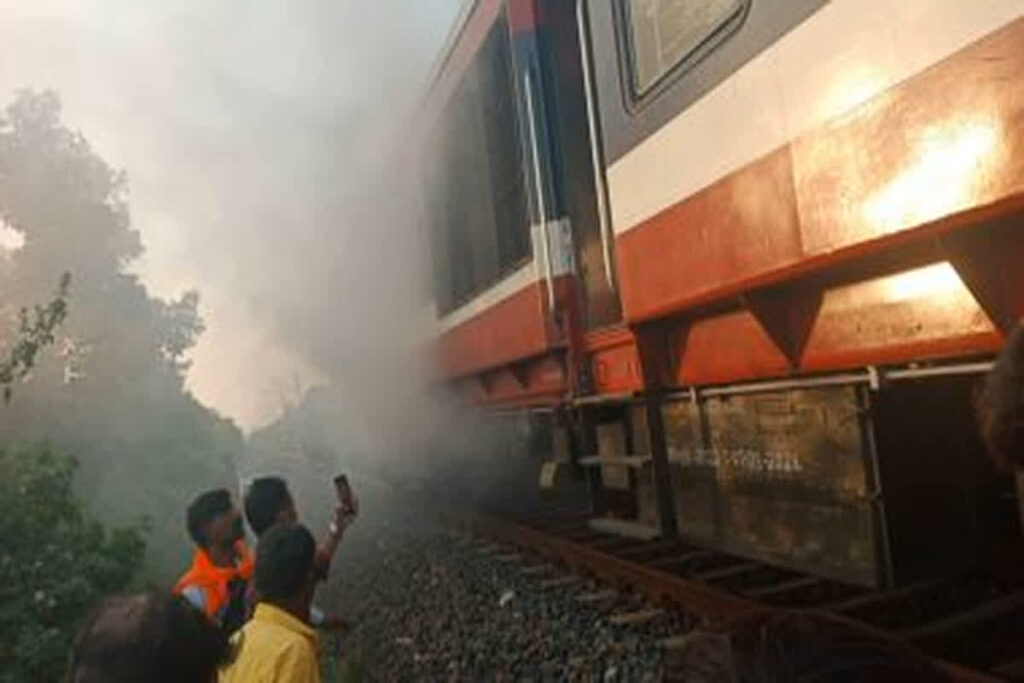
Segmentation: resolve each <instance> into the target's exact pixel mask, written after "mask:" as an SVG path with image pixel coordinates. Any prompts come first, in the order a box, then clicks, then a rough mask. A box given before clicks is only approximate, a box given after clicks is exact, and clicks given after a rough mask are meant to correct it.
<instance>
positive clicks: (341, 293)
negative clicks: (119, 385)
mask: <svg viewBox="0 0 1024 683" xmlns="http://www.w3.org/2000/svg"><path fill="white" fill-rule="evenodd" d="M459 4H460V2H459V0H417V2H413V3H408V2H398V0H391V1H388V2H383V1H382V2H351V1H348V0H344V1H341V2H339V1H337V0H307V1H304V2H271V1H268V0H257V1H255V2H247V3H238V2H226V1H225V0H219V1H218V0H214V1H212V2H211V0H159V1H154V2H145V3H124V2H120V1H118V0H96V1H95V2H89V3H81V2H75V1H74V0H35V1H34V2H31V3H28V2H22V0H0V16H3V17H4V19H3V21H2V22H0V97H2V98H3V99H4V100H9V99H10V94H11V93H12V92H13V91H14V90H15V89H16V88H20V87H32V88H35V89H41V88H47V87H49V88H53V89H55V90H56V91H58V92H59V93H60V95H61V97H62V100H63V102H64V106H65V112H66V114H65V117H66V119H67V121H68V122H69V124H70V125H71V126H73V127H76V128H80V129H81V130H82V131H83V132H84V133H85V134H86V135H87V136H88V137H89V139H90V140H91V141H92V142H93V144H94V145H95V146H96V148H97V150H98V151H99V152H100V154H102V155H103V156H104V157H105V158H106V159H108V160H109V161H110V162H111V163H112V164H113V165H114V166H117V167H121V168H124V169H125V170H126V172H127V174H128V177H129V186H130V196H129V201H130V204H131V208H132V213H133V224H134V225H135V226H136V227H137V228H138V229H139V231H140V233H141V236H142V239H143V242H144V243H145V245H146V249H147V251H146V255H145V256H144V258H143V261H142V265H141V266H140V272H141V274H142V276H143V278H144V279H145V280H146V282H147V283H148V284H149V285H150V287H151V288H152V289H154V290H155V291H156V293H158V294H162V295H167V296H174V295H177V294H179V293H180V292H181V291H183V290H184V289H186V288H190V287H196V288H198V289H199V290H200V292H201V294H202V296H203V299H202V309H203V313H204V315H205V317H206V322H207V326H208V330H207V333H206V334H205V335H204V337H203V338H202V340H201V341H200V345H199V347H198V348H197V349H196V351H195V353H194V367H193V369H192V372H191V374H190V385H191V386H192V387H193V389H194V390H195V391H196V393H197V395H198V396H199V397H200V399H202V400H204V401H205V402H207V403H209V404H211V405H212V406H213V407H214V408H216V409H218V410H221V411H222V412H224V413H226V414H227V415H229V416H231V417H233V418H236V419H237V420H238V421H239V422H240V424H241V425H242V426H243V427H247V428H253V427H255V426H258V425H260V424H264V423H266V422H268V421H270V420H271V419H273V418H274V417H275V416H276V414H277V413H278V412H279V411H280V409H281V407H282V404H283V403H286V402H288V401H296V400H298V398H299V395H300V394H301V392H302V391H303V390H304V389H305V388H306V387H307V386H308V385H309V384H310V383H312V382H318V381H319V382H332V383H334V385H335V386H336V387H337V388H338V390H339V391H341V392H342V396H344V397H345V400H346V402H348V403H349V404H351V405H352V406H353V407H357V406H361V407H362V408H363V409H364V410H372V409H373V408H372V407H373V406H375V405H377V404H378V403H384V404H387V403H389V402H391V401H389V400H385V398H384V396H385V394H386V393H387V392H386V390H385V387H390V388H391V389H394V388H396V387H397V385H408V384H409V383H411V382H413V381H414V378H417V377H418V375H419V374H420V373H421V371H422V368H420V367H419V366H418V365H416V364H414V363H411V361H410V360H409V355H408V353H406V352H407V351H408V350H409V347H412V346H415V345H416V343H417V340H416V339H415V334H416V331H417V330H418V329H419V326H420V325H421V323H422V321H423V317H422V310H423V307H424V303H425V300H426V297H425V295H424V293H423V292H422V291H421V290H422V289H423V287H422V283H423V282H424V281H425V279H424V278H423V277H422V268H423V266H424V265H425V264H424V263H423V262H422V256H423V251H422V244H421V243H418V242H416V240H417V239H418V236H417V235H416V233H415V232H414V231H413V230H412V229H411V228H412V226H413V225H414V223H410V221H409V214H408V213H407V211H408V210H410V209H412V208H413V207H410V206H409V205H408V204H407V203H406V199H407V187H403V186H405V185H406V181H408V180H410V178H409V177H407V173H406V171H407V169H403V168H401V167H400V166H399V167H397V168H396V167H394V166H388V165H386V164H385V162H384V159H385V158H387V159H389V160H391V159H394V157H386V156H385V154H392V153H394V152H395V150H396V148H398V149H400V144H401V142H400V141H401V131H402V128H403V126H404V125H405V124H406V123H407V121H408V116H409V115H410V111H411V109H412V107H413V106H414V104H415V102H416V101H417V99H418V97H419V96H420V95H421V94H422V90H423V87H424V80H425V78H426V76H427V73H428V70H429V66H430V64H431V63H432V62H433V60H434V57H435V55H436V53H437V51H438V50H439V48H440V46H441V43H442V42H443V38H444V35H445V34H446V32H447V30H448V28H449V26H450V24H451V22H452V20H453V18H454V16H455V14H456V12H457V10H458V6H459ZM381 180H387V181H388V182H384V183H381V182H379V181H381ZM375 393H376V394H379V395H377V396H371V395H370V394H375Z"/></svg>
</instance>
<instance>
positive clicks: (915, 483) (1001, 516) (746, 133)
mask: <svg viewBox="0 0 1024 683" xmlns="http://www.w3.org/2000/svg"><path fill="white" fill-rule="evenodd" d="M1022 11H1024V3H1021V2H1020V0H974V1H972V2H969V3H968V2H966V1H965V0H908V1H906V2H889V1H888V0H578V1H574V0H504V1H501V0H477V1H475V2H468V3H466V5H465V8H464V10H463V12H462V15H461V16H460V18H459V20H458V22H457V24H456V27H455V30H454V31H453V34H452V36H451V38H450V41H449V44H448V47H447V48H446V50H445V52H444V54H443V58H442V59H441V61H440V62H439V65H438V68H437V70H436V74H435V76H434V78H433V80H432V82H431V85H430V88H429V92H428V94H427V97H426V99H425V101H424V103H423V106H422V107H421V109H420V111H419V112H418V123H417V126H416V145H415V148H416V164H417V166H418V168H419V171H420V173H419V176H420V178H421V180H422V182H421V187H420V189H421V190H422V200H423V201H422V205H423V212H422V213H423V216H424V219H423V225H424V233H425V235H426V239H427V240H428V242H429V246H430V256H431V260H432V264H433V285H434V316H433V317H434V320H433V324H434V329H433V339H434V343H433V349H434V352H435V357H436V359H437V365H438V368H439V373H440V375H441V376H442V377H443V380H444V382H445V383H446V384H447V385H448V386H450V387H451V388H452V389H454V390H455V391H456V392H457V393H458V394H459V395H460V396H461V397H463V398H464V400H465V401H467V402H469V403H473V404H476V405H480V406H486V407H488V408H489V409H493V410H495V411H502V412H503V413H504V414H510V415H516V416H518V417H519V418H521V419H523V420H524V421H528V424H530V425H532V428H533V429H536V430H539V431H540V432H543V433H544V434H546V435H547V437H546V441H545V443H547V444H548V445H547V446H546V447H545V448H543V449H541V450H542V455H541V457H540V458H536V455H534V457H535V458H536V459H535V461H532V465H531V467H533V469H532V472H533V474H532V476H534V477H535V478H536V481H537V486H540V487H544V488H547V489H552V491H553V493H554V495H558V489H559V487H560V486H562V485H563V483H564V482H565V481H568V480H572V478H573V476H574V475H575V476H576V477H577V478H583V480H584V481H586V482H587V485H588V490H589V501H590V502H589V505H590V514H591V515H592V516H593V519H592V520H591V523H592V524H593V525H594V526H595V527H597V528H600V529H604V530H610V531H613V532H615V533H621V534H624V535H630V536H636V537H644V538H649V537H654V536H659V535H660V536H667V537H681V538H685V539H688V540H692V541H694V542H697V543H700V544H703V545H706V546H709V547H713V548H716V549H720V550H724V551H727V552H730V553H734V554H737V555H740V556H745V557H750V558H755V559H758V560H762V561H767V562H771V563H777V564H779V565H782V566H786V567H791V568H794V569H799V570H802V571H808V572H813V573H815V574H819V575H821V576H827V577H831V578H834V579H838V580H841V581H845V582H850V583H854V584H859V585H864V586H876V587H886V586H893V585H899V584H904V583H908V582H911V581H914V580H916V579H919V578H921V577H923V576H928V575H930V574H932V573H935V572H937V571H939V570H941V569H942V568H943V567H947V566H950V565H952V564H957V563H962V562H965V561H968V560H970V559H976V558H978V557H980V556H982V555H984V554H988V553H993V552H996V551H998V549H999V548H1000V547H1002V546H1003V545H1005V544H1012V543H1014V542H1017V543H1019V535H1020V523H1019V516H1018V507H1017V506H1018V504H1019V503H1018V500H1017V498H1016V494H1015V489H1014V482H1013V481H1012V479H1011V478H1009V477H1008V476H1006V475H1003V474H1000V473H999V472H997V471H995V469H994V468H993V467H992V466H991V465H990V464H989V462H988V461H987V459H986V458H985V457H984V455H983V453H982V446H981V444H980V443H979V440H978V438H977V435H976V429H975V425H974V421H973V418H972V411H971V400H972V392H973V390H974V388H975V387H976V385H977V382H978V378H979V376H980V373H982V372H984V371H985V370H986V368H987V367H989V362H990V360H991V357H992V355H993V353H994V352H995V351H996V350H997V349H998V348H999V346H1000V344H1001V343H1002V340H1003V339H1004V336H1005V334H1006V332H1007V331H1008V330H1009V329H1010V327H1011V326H1012V325H1013V324H1014V321H1016V320H1017V319H1019V318H1020V317H1021V316H1022V315H1024V81H1022V80H1021V77H1020V75H1021V74H1022V73H1024V16H1022ZM523 457H524V458H526V457H528V456H527V455H526V454H524V456H523Z"/></svg>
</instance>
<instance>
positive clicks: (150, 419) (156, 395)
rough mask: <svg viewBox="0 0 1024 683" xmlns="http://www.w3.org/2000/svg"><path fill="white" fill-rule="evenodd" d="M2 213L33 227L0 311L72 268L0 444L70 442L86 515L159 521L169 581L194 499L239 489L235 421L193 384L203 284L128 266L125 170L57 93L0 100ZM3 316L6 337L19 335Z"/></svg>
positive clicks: (151, 567)
mask: <svg viewBox="0 0 1024 683" xmlns="http://www.w3.org/2000/svg"><path fill="white" fill-rule="evenodd" d="M0 221H2V222H3V223H5V224H6V225H8V226H10V227H11V228H13V229H14V230H16V231H17V232H18V233H20V234H21V235H23V236H24V244H23V245H22V247H21V248H20V249H18V250H17V251H16V252H14V253H12V254H10V255H9V256H8V258H6V259H3V268H0V311H3V310H10V311H17V310H18V309H19V308H21V307H28V308H29V309H30V310H31V304H32V303H33V302H38V301H46V300H48V298H47V296H48V294H49V293H50V292H51V290H52V286H53V282H52V279H53V274H54V273H61V272H71V273H74V298H73V302H72V305H71V307H70V309H68V310H67V313H66V319H65V320H64V322H63V323H62V325H61V327H60V330H59V339H60V342H59V343H58V344H54V345H52V346H51V347H49V348H46V349H42V350H39V351H38V352H37V356H36V357H34V359H33V361H34V369H33V371H32V381H31V382H28V383H26V384H19V385H18V386H17V387H16V388H15V396H14V400H13V401H11V403H10V405H9V406H8V407H6V408H3V409H2V410H0V448H2V449H6V450H8V451H13V450H19V449H22V450H24V449H33V448H35V447H36V446H37V444H41V443H45V444H49V445H50V446H52V447H53V448H54V449H56V450H59V451H62V452H68V453H74V454H75V457H76V458H77V459H78V461H79V464H80V467H79V470H78V473H77V475H76V479H75V489H76V491H77V492H78V494H79V495H80V496H81V497H82V500H83V503H84V504H85V507H86V509H87V510H88V511H89V513H90V514H92V515H94V516H95V517H96V518H97V519H99V520H100V521H102V522H104V523H108V524H113V525H122V524H125V523H128V522H130V521H132V520H135V519H138V518H140V517H149V518H151V519H152V520H153V521H154V523H153V528H152V534H151V536H150V539H149V543H147V548H146V550H147V557H146V571H147V578H149V579H151V580H152V581H154V582H155V583H157V584H160V585H165V586H166V585H168V584H170V582H172V581H173V580H174V579H175V578H176V576H177V575H179V574H180V573H181V572H182V571H183V570H184V569H185V567H186V566H187V563H188V559H189V555H190V553H191V548H190V543H189V540H188V536H187V534H186V533H185V529H184V510H185V506H186V505H187V504H188V502H189V501H190V500H191V499H192V497H194V496H195V495H196V494H197V493H198V492H200V491H202V490H205V489H208V488H213V487H217V486H228V487H231V488H234V487H236V486H237V482H238V478H237V476H236V474H235V460H236V458H237V457H238V455H239V454H240V453H241V452H242V450H243V439H242V435H241V433H240V432H239V431H238V429H236V428H235V426H234V425H233V424H231V423H230V422H229V421H227V420H223V419H221V418H220V417H218V416H217V415H216V414H215V413H213V412H212V411H210V410H208V409H207V408H205V407H204V406H202V405H200V404H199V403H198V402H197V401H196V400H195V398H194V397H193V396H192V395H191V394H190V393H189V392H188V391H187V390H186V387H185V371H186V369H187V367H188V363H187V360H186V359H187V354H188V351H189V350H190V349H191V348H192V346H193V344H194V343H195V341H196V339H197V338H198V336H199V334H200V333H201V332H202V330H203V323H202V320H201V318H200V316H199V313H198V305H199V296H198V294H197V293H195V292H187V293H185V294H184V295H183V296H181V297H180V298H178V299H176V300H172V301H167V300H162V299H159V298H156V297H153V296H152V295H151V294H150V293H149V292H148V291H147V290H146V287H145V286H144V285H143V284H142V283H141V282H140V281H139V279H138V277H137V276H136V275H135V274H134V273H132V272H131V266H132V265H133V264H134V261H135V259H137V258H138V257H139V256H140V255H141V253H142V244H141V241H140V240H139V235H138V233H137V232H136V231H135V230H134V229H133V228H132V225H131V220H130V215H129V212H128V204H127V180H126V178H125V176H124V174H123V173H120V172H118V171H115V170H114V169H112V168H111V167H110V166H109V165H108V164H107V163H106V162H105V161H104V160H103V159H102V158H100V157H99V156H98V155H97V154H96V153H95V151H94V150H93V149H92V148H91V146H90V145H89V143H88V141H87V140H86V139H85V137H83V136H82V135H81V134H80V133H78V132H75V131H72V130H69V129H68V128H67V127H66V126H65V125H64V124H63V122H62V120H61V107H60V100H59V98H58V97H57V96H56V95H55V94H53V93H50V92H42V93H34V92H22V93H19V94H18V95H17V96H16V97H15V98H14V100H13V102H11V103H10V104H9V105H8V106H7V107H6V108H5V109H3V110H2V112H0ZM8 317H9V316H8ZM5 322H6V320H4V317H3V316H0V338H5V339H6V338H13V337H15V336H16V335H15V330H13V329H11V330H7V329H4V328H3V325H4V323H5ZM30 322H31V321H30ZM69 348H70V349H71V351H70V353H72V354H73V357H69V356H68V353H69ZM0 357H2V355H0Z"/></svg>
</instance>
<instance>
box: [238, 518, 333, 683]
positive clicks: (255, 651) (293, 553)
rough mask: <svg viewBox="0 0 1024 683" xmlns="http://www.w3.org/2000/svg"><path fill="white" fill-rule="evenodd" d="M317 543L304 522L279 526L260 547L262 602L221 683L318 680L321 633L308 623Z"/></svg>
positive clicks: (258, 571)
mask: <svg viewBox="0 0 1024 683" xmlns="http://www.w3.org/2000/svg"><path fill="white" fill-rule="evenodd" d="M315 555H316V541H315V540H313V535H312V534H310V533H309V530H308V529H306V527H304V526H302V525H301V524H287V523H285V524H276V525H274V526H272V527H271V528H270V529H268V530H267V531H266V532H265V533H264V534H263V536H262V537H261V538H260V540H259V544H258V545H257V546H256V576H255V582H256V589H257V590H258V591H259V596H260V602H259V604H258V605H257V606H256V611H255V613H254V614H253V616H252V619H250V620H249V622H248V623H246V625H245V626H243V627H242V630H241V631H239V632H238V633H237V634H236V636H235V642H236V643H237V644H238V653H237V656H236V658H235V660H234V662H233V663H232V664H231V665H229V666H228V667H227V668H225V669H224V670H223V671H222V672H221V675H220V680H221V683H242V682H245V683H271V682H287V683H318V682H319V680H320V672H319V665H318V662H317V636H316V631H315V630H313V628H312V626H311V625H310V623H309V607H310V605H311V603H312V601H313V592H314V591H315V590H316V571H315Z"/></svg>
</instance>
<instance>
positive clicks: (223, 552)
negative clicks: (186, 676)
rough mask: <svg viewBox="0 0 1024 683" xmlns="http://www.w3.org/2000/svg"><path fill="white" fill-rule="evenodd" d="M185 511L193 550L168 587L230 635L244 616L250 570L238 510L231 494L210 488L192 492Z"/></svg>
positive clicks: (250, 576) (250, 560) (224, 490)
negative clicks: (193, 496)
mask: <svg viewBox="0 0 1024 683" xmlns="http://www.w3.org/2000/svg"><path fill="white" fill-rule="evenodd" d="M185 517H186V525H187V527H188V533H189V536H191V537H192V541H193V542H194V543H195V545H196V552H195V555H194V557H193V560H192V566H191V567H189V569H188V571H186V572H185V574H184V575H183V576H182V577H181V578H180V579H179V580H178V583H177V584H176V585H175V587H174V593H175V595H181V596H183V597H184V598H185V599H186V600H188V601H189V602H190V603H191V604H192V605H193V606H194V607H196V608H197V609H199V610H200V611H202V612H203V613H205V614H206V615H207V616H208V617H209V618H210V620H211V621H213V622H214V623H216V624H217V625H219V626H220V627H221V628H223V629H224V632H225V633H227V634H229V635H230V634H231V633H234V632H235V631H236V630H238V629H239V628H240V627H241V626H242V624H243V623H244V622H245V616H246V614H245V594H246V590H247V586H248V583H249V579H251V578H252V573H253V559H252V555H251V553H250V552H249V549H248V548H247V547H246V545H245V529H244V527H243V526H242V516H241V514H239V512H238V509H237V508H236V507H235V505H234V503H232V502H231V494H230V493H229V492H228V491H227V490H226V489H216V490H213V491H207V492H205V493H202V494H200V495H199V496H197V497H196V499H195V500H193V501H192V503H191V505H189V506H188V510H187V511H186V515H185Z"/></svg>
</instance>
